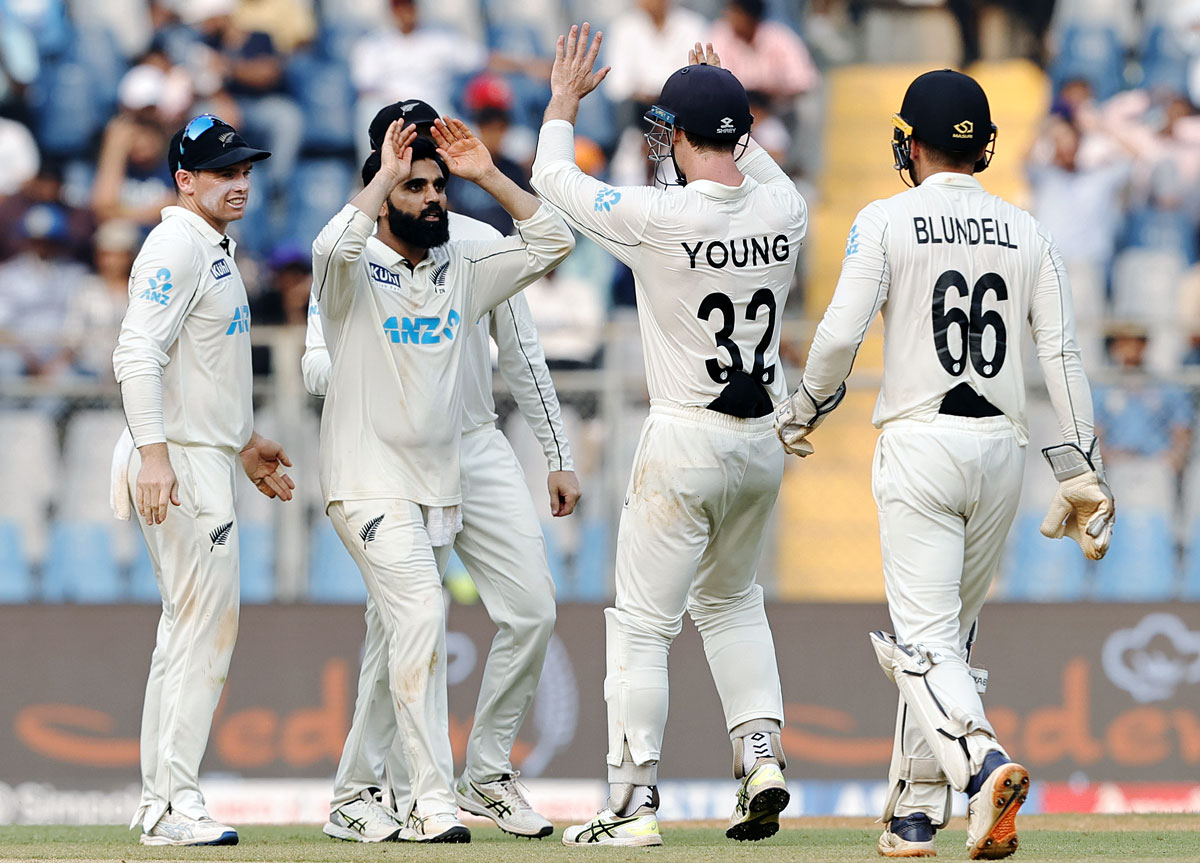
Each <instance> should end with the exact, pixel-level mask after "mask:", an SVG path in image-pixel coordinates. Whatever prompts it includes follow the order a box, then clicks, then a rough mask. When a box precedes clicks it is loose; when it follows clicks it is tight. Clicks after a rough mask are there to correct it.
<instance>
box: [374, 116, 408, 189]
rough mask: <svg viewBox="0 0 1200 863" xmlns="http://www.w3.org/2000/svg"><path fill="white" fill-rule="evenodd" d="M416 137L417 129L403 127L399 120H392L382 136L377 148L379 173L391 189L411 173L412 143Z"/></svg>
mask: <svg viewBox="0 0 1200 863" xmlns="http://www.w3.org/2000/svg"><path fill="white" fill-rule="evenodd" d="M416 137H417V127H416V126H412V125H409V126H405V125H404V124H403V122H402V121H401V120H393V121H392V124H391V125H390V126H388V129H387V132H386V133H385V134H384V136H383V143H382V144H381V145H380V147H379V173H380V174H383V175H384V176H385V177H386V178H387V179H388V181H389V182H390V183H391V186H392V188H395V187H396V186H398V185H400V184H401V183H403V182H404V181H405V180H407V179H408V176H409V174H411V173H412V142H413V141H414V140H416Z"/></svg>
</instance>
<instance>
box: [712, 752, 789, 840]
mask: <svg viewBox="0 0 1200 863" xmlns="http://www.w3.org/2000/svg"><path fill="white" fill-rule="evenodd" d="M791 798H792V795H791V794H790V793H788V790H787V783H786V782H784V781H783V771H782V770H781V769H780V767H779V764H778V763H777V762H775V761H763V762H761V763H760V764H759V765H758V766H757V767H755V768H754V769H753V770H751V771H750V773H749V774H748V775H747V776H746V778H745V779H743V780H742V784H741V785H740V786H739V787H738V794H737V804H736V805H735V806H734V808H733V815H732V816H730V818H729V829H728V830H726V831H725V835H726V836H728V837H729V838H730V839H737V840H738V841H739V842H746V841H750V842H755V841H757V840H759V839H766V838H768V837H769V836H774V835H775V834H776V833H777V832H779V813H780V812H782V811H783V810H784V809H785V808H786V807H787V805H788V801H789V800H791Z"/></svg>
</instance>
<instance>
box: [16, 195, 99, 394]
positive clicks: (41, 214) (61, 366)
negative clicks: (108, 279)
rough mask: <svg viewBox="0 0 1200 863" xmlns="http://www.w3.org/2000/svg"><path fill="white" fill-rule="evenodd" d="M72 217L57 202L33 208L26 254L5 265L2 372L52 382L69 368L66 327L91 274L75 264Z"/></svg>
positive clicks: (24, 229)
mask: <svg viewBox="0 0 1200 863" xmlns="http://www.w3.org/2000/svg"><path fill="white" fill-rule="evenodd" d="M67 219H68V214H67V211H66V210H65V209H64V208H63V207H61V206H59V205H57V204H35V205H34V206H32V207H30V208H29V209H28V210H26V212H25V215H24V216H23V217H22V219H21V222H20V225H19V228H18V232H19V234H20V235H21V236H22V237H23V238H24V240H25V247H26V250H25V251H24V252H22V253H21V254H19V255H17V256H16V257H14V258H12V259H11V260H9V261H6V262H5V263H3V264H0V333H4V334H5V336H4V337H3V338H2V339H0V370H3V372H4V373H6V374H12V373H17V374H23V375H28V376H31V377H40V378H45V379H52V378H55V377H58V376H60V375H61V374H63V373H64V372H66V371H67V370H68V369H69V368H70V356H71V352H70V350H69V348H68V346H67V345H66V344H64V343H63V340H62V325H63V320H64V319H65V318H66V314H67V306H68V303H69V301H70V297H71V295H72V294H73V293H74V292H75V290H76V289H77V288H78V286H79V285H80V284H82V283H83V281H84V280H85V279H86V277H87V270H86V269H85V268H84V267H83V266H82V265H81V264H79V263H77V262H75V261H72V260H71V257H70V253H71V236H70V231H69V226H68V223H67Z"/></svg>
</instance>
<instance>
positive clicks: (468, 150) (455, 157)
mask: <svg viewBox="0 0 1200 863" xmlns="http://www.w3.org/2000/svg"><path fill="white" fill-rule="evenodd" d="M433 140H434V143H435V144H437V147H438V155H439V156H441V157H442V158H443V159H444V160H445V161H446V167H448V168H449V169H450V173H451V174H453V175H454V176H456V177H462V178H463V179H464V180H470V181H471V182H472V183H478V182H479V181H480V180H482V179H484V178H485V177H486V176H487V175H488V174H490V173H491V172H492V171H495V170H496V164H495V163H494V162H493V161H492V154H491V153H489V152H488V148H487V147H485V146H484V145H483V141H480V140H479V139H478V138H476V137H475V136H474V135H473V134H472V133H471V130H470V129H468V128H467V124H466V123H464V122H463V121H462V120H457V119H454V118H453V117H442V118H441V119H439V120H436V121H434V124H433Z"/></svg>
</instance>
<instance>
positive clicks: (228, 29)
mask: <svg viewBox="0 0 1200 863" xmlns="http://www.w3.org/2000/svg"><path fill="white" fill-rule="evenodd" d="M237 5H238V3H237V0H188V3H187V4H185V5H184V6H182V7H181V8H182V9H183V10H184V11H185V13H187V15H188V20H189V21H190V23H191V25H192V27H193V28H194V29H195V31H196V33H197V35H198V38H199V40H200V44H202V45H203V46H204V47H205V48H207V49H208V50H207V51H206V52H203V56H204V61H203V65H204V66H206V67H207V73H208V74H209V75H211V76H212V77H213V78H214V79H215V82H216V89H215V90H214V91H213V92H212V93H211V95H210V96H209V99H210V100H211V102H212V107H213V108H214V109H215V113H217V114H218V115H219V116H220V117H221V118H222V119H224V120H225V121H226V122H228V123H230V124H231V125H233V126H235V127H236V128H237V129H238V130H239V131H240V132H242V133H243V134H245V135H246V137H247V138H248V139H249V140H252V141H262V142H264V144H265V147H266V149H268V150H270V152H271V158H270V159H269V160H267V161H266V162H265V163H264V165H263V167H262V170H263V171H264V172H265V174H266V180H267V194H268V195H269V196H275V197H279V196H281V195H283V194H285V193H286V190H287V184H288V181H289V179H290V177H291V176H292V174H293V173H294V171H295V169H296V161H297V159H298V157H299V155H300V144H301V141H302V138H303V132H304V117H303V115H302V113H301V111H300V108H299V106H297V104H296V102H295V101H294V100H293V99H292V98H291V96H290V95H288V92H287V87H286V82H285V80H284V62H285V60H286V57H285V56H284V55H283V54H282V53H280V51H279V50H278V49H277V48H276V46H275V43H274V42H273V41H272V39H271V37H270V35H268V34H267V33H265V32H263V31H261V30H255V31H245V30H241V29H240V28H238V27H237V26H235V24H234V21H233V13H234V12H235V11H236V9H237Z"/></svg>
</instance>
